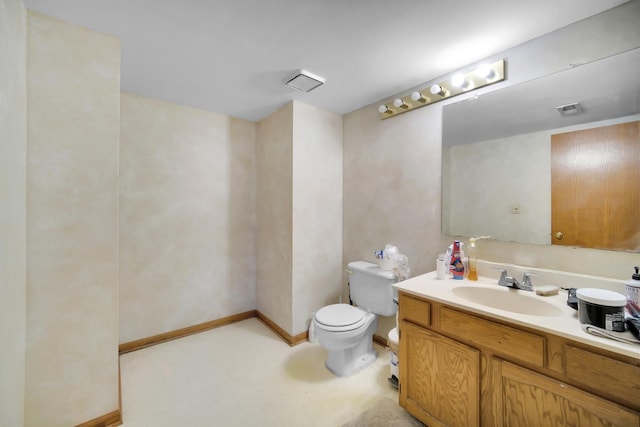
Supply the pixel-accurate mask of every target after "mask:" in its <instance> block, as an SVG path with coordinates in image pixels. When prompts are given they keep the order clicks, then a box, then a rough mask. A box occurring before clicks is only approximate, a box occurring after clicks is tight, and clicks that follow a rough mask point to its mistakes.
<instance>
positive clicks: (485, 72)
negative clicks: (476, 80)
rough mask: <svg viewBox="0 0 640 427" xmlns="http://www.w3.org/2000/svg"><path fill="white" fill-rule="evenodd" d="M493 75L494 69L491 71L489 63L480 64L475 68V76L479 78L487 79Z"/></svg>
mask: <svg viewBox="0 0 640 427" xmlns="http://www.w3.org/2000/svg"><path fill="white" fill-rule="evenodd" d="M495 75H496V73H495V71H493V68H491V65H489V64H482V65H481V66H479V67H478V69H477V70H476V76H478V77H480V78H481V79H487V80H488V79H491V78H493V76H495Z"/></svg>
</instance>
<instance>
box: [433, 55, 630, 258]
mask: <svg viewBox="0 0 640 427" xmlns="http://www.w3.org/2000/svg"><path fill="white" fill-rule="evenodd" d="M638 76H640V49H634V50H631V51H628V52H624V53H621V54H618V55H614V56H611V57H607V58H604V59H601V60H598V61H594V62H591V63H588V64H584V65H581V66H576V67H574V68H570V69H567V70H564V71H561V72H558V73H555V74H551V75H548V76H544V77H541V78H538V79H535V80H531V81H529V82H525V83H522V84H519V85H514V86H511V87H507V88H504V89H501V90H498V91H495V92H491V93H487V94H483V95H480V96H477V97H474V98H470V99H467V100H464V101H461V102H458V103H454V104H450V105H447V106H445V107H444V114H443V192H442V194H443V196H442V198H443V209H442V212H443V218H442V225H443V232H444V233H445V234H448V235H453V236H465V237H470V236H479V235H491V236H493V237H494V238H496V239H498V240H503V241H515V242H522V243H532V244H557V243H558V242H557V241H556V242H554V241H553V240H554V239H553V235H552V224H551V218H552V203H551V201H552V196H551V136H552V135H555V134H561V133H566V132H572V131H580V130H583V129H590V128H598V127H603V126H608V125H612V124H617V123H626V122H633V121H638V120H640V78H639V77H638ZM575 103H579V105H578V106H577V107H565V108H560V110H564V111H559V110H558V109H557V108H556V107H561V106H566V105H568V104H569V105H571V104H575ZM561 112H562V113H564V114H561ZM637 128H638V126H636V127H635V129H637ZM633 138H635V141H636V143H635V147H636V148H635V152H634V153H636V154H634V156H635V160H634V161H635V164H636V165H639V166H640V141H638V135H637V132H636V134H635V136H634V137H633ZM602 156H604V154H602ZM603 167H607V166H606V165H605V166H603ZM638 169H639V168H636V171H637V170H638ZM636 182H637V181H636ZM625 191H635V192H636V193H640V188H633V189H628V188H627V189H625ZM603 202H604V203H606V200H603ZM638 208H640V207H638ZM639 212H640V211H639ZM611 226H612V227H615V225H611ZM607 227H609V225H607ZM631 234H633V233H631ZM634 239H639V240H640V230H635V235H630V236H628V239H627V240H629V241H633V240H634ZM574 245H576V246H585V247H592V246H590V245H589V244H588V243H580V242H578V243H575V244H574ZM638 245H640V242H637V243H635V246H634V244H631V246H626V247H616V246H613V247H608V248H607V249H617V250H634V251H640V246H638Z"/></svg>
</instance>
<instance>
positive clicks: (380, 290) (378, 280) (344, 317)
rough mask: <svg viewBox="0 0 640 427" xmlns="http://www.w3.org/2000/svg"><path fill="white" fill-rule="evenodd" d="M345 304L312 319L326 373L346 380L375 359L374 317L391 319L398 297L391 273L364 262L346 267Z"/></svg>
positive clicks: (318, 314) (331, 308) (395, 309)
mask: <svg viewBox="0 0 640 427" xmlns="http://www.w3.org/2000/svg"><path fill="white" fill-rule="evenodd" d="M347 271H348V272H349V287H350V294H351V300H352V301H353V302H354V304H357V307H354V306H352V305H349V304H332V305H328V306H326V307H323V308H321V309H320V310H318V312H317V313H316V314H315V316H314V318H313V326H314V330H315V338H316V340H317V341H318V342H319V343H320V345H322V347H324V348H325V349H326V350H327V351H328V352H329V354H328V356H327V362H326V363H325V365H326V367H327V369H329V370H330V371H331V372H333V374H335V375H337V376H347V375H351V374H354V373H356V372H358V371H359V370H361V369H363V368H365V367H367V366H369V365H371V364H372V363H373V362H374V361H375V360H376V357H377V353H376V351H375V350H373V345H372V344H373V343H372V341H373V334H374V333H375V331H376V328H377V326H378V318H377V315H381V316H393V315H395V314H396V311H397V309H398V306H397V305H396V304H395V303H394V302H393V298H395V297H396V296H397V295H398V291H397V289H395V288H394V287H393V286H392V284H393V283H395V282H396V281H397V278H396V275H395V274H394V273H393V272H391V271H386V270H382V269H381V268H380V267H378V265H377V264H373V263H370V262H366V261H355V262H351V263H349V265H348V267H347Z"/></svg>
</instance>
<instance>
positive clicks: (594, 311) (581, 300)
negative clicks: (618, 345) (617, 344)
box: [576, 288, 627, 332]
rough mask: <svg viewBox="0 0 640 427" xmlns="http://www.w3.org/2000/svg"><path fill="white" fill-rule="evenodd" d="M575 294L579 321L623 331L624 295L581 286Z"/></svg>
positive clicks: (610, 329)
mask: <svg viewBox="0 0 640 427" xmlns="http://www.w3.org/2000/svg"><path fill="white" fill-rule="evenodd" d="M576 296H577V297H578V317H579V318H580V323H582V324H586V325H593V326H597V327H598V328H602V329H606V330H608V331H615V332H624V307H625V305H627V299H626V298H625V296H624V295H622V294H620V293H618V292H613V291H607V290H605V289H596V288H581V289H578V290H577V291H576Z"/></svg>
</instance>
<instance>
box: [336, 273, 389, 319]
mask: <svg viewBox="0 0 640 427" xmlns="http://www.w3.org/2000/svg"><path fill="white" fill-rule="evenodd" d="M347 271H348V272H349V289H350V294H351V300H352V301H353V302H354V303H356V304H357V305H358V306H359V307H362V308H366V309H367V310H370V311H372V312H374V313H376V314H379V315H381V316H393V315H395V314H396V311H398V305H397V304H395V303H394V302H393V299H394V298H395V297H397V296H398V290H397V289H395V288H394V287H393V286H392V285H393V284H394V283H396V282H397V281H398V279H397V277H396V275H395V273H393V272H392V271H388V270H383V269H381V268H380V267H378V265H377V264H373V263H371V262H367V261H354V262H350V263H349V265H348V266H347Z"/></svg>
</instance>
